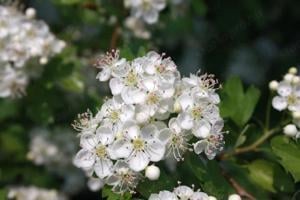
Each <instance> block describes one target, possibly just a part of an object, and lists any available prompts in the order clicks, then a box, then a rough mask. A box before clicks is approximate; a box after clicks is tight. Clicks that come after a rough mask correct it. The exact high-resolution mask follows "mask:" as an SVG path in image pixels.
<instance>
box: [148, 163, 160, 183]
mask: <svg viewBox="0 0 300 200" xmlns="http://www.w3.org/2000/svg"><path fill="white" fill-rule="evenodd" d="M145 176H146V177H147V178H148V179H149V180H151V181H155V180H157V179H159V176H160V169H159V168H158V167H156V166H155V165H151V166H148V167H147V168H146V172H145Z"/></svg>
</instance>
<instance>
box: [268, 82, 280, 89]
mask: <svg viewBox="0 0 300 200" xmlns="http://www.w3.org/2000/svg"><path fill="white" fill-rule="evenodd" d="M278 85H279V83H278V82H277V81H271V82H270V83H269V88H270V90H272V91H276V90H277V89H278Z"/></svg>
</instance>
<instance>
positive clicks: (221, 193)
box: [185, 156, 234, 199]
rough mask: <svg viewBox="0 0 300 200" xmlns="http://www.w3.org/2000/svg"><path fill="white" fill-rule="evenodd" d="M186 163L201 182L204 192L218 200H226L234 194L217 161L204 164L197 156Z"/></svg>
mask: <svg viewBox="0 0 300 200" xmlns="http://www.w3.org/2000/svg"><path fill="white" fill-rule="evenodd" d="M185 162H186V163H187V165H188V166H189V167H190V170H191V171H192V172H193V173H194V175H195V176H196V177H197V179H198V180H199V181H200V185H201V187H202V188H203V190H204V191H205V192H207V193H208V194H210V195H213V196H215V197H217V199H225V198H227V197H228V195H229V194H231V193H234V190H233V188H232V187H231V186H230V185H229V183H228V182H227V181H226V179H225V178H224V176H223V174H222V172H221V169H220V167H219V165H218V163H217V162H216V161H214V160H211V161H207V163H204V162H203V161H201V160H200V159H199V158H197V157H196V156H191V157H189V158H188V159H186V160H185Z"/></svg>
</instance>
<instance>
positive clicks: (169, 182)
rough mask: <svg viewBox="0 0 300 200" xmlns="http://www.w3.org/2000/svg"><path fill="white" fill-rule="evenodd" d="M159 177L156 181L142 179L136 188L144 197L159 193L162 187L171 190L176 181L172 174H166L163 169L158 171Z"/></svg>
mask: <svg viewBox="0 0 300 200" xmlns="http://www.w3.org/2000/svg"><path fill="white" fill-rule="evenodd" d="M160 173H161V174H160V178H159V180H156V181H150V180H148V179H147V180H143V181H142V182H141V183H140V184H139V185H138V188H137V191H138V192H139V193H140V194H141V195H142V196H143V197H145V198H149V196H150V195H151V194H152V193H159V191H161V189H162V188H164V189H165V190H170V191H171V190H172V189H173V188H174V187H176V185H177V181H176V180H175V179H173V178H172V175H170V174H167V173H166V172H165V171H164V170H161V172H160Z"/></svg>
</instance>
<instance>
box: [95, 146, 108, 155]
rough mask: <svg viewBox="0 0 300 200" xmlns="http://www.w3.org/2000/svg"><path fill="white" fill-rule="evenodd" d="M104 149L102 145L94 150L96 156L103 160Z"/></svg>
mask: <svg viewBox="0 0 300 200" xmlns="http://www.w3.org/2000/svg"><path fill="white" fill-rule="evenodd" d="M106 154H107V152H106V147H105V146H104V145H100V146H98V147H97V148H96V155H97V156H98V157H100V158H105V157H106Z"/></svg>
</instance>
